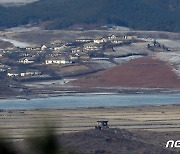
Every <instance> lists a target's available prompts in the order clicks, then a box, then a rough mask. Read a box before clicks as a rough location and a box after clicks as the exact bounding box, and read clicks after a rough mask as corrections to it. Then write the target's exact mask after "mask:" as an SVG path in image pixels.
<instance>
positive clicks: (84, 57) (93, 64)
mask: <svg viewBox="0 0 180 154" xmlns="http://www.w3.org/2000/svg"><path fill="white" fill-rule="evenodd" d="M137 46H138V48H137ZM139 46H140V48H142V49H141V50H139ZM124 48H126V49H125V51H124V52H123V50H124ZM128 48H129V49H128ZM136 48H137V51H136ZM122 49H123V50H122ZM127 49H128V50H127ZM156 51H158V52H162V51H163V52H164V51H170V49H169V48H168V47H166V46H165V45H162V44H160V43H158V42H157V41H156V40H153V39H150V40H149V39H145V38H138V37H137V36H116V35H114V34H112V35H109V36H106V37H102V38H94V39H92V38H77V39H75V40H73V41H71V42H63V41H60V40H59V41H58V40H56V41H54V42H50V43H49V44H42V45H39V46H29V47H26V48H20V47H12V48H8V49H1V50H0V73H1V78H4V77H8V78H12V79H15V80H17V81H34V80H47V79H61V78H64V77H73V76H80V75H85V74H90V73H94V72H97V71H100V70H104V69H107V68H110V67H113V66H116V65H118V64H121V63H124V62H126V61H128V60H131V59H134V58H139V57H142V56H146V55H148V54H149V53H151V52H156Z"/></svg>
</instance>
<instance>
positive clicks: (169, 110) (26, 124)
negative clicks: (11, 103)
mask: <svg viewBox="0 0 180 154" xmlns="http://www.w3.org/2000/svg"><path fill="white" fill-rule="evenodd" d="M179 113H180V106H147V107H116V108H87V109H86V108H80V109H52V110H50V109H47V110H46V109H44V110H43V109H41V110H21V111H20V110H12V111H11V110H10V111H6V110H4V111H1V112H0V130H1V131H3V132H5V133H7V134H9V135H8V136H9V137H11V138H24V137H26V136H28V135H29V134H31V133H32V130H34V129H36V128H38V129H39V128H41V127H42V126H43V124H44V123H45V122H48V123H50V124H52V126H53V127H54V128H55V129H56V130H57V133H70V132H78V131H82V130H87V129H93V128H94V126H95V125H96V120H97V119H107V120H109V125H110V127H111V128H121V129H122V128H123V129H128V130H149V131H156V132H174V131H176V132H179V131H180V119H179ZM39 131H40V130H39Z"/></svg>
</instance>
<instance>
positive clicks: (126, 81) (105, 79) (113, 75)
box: [72, 57, 180, 88]
mask: <svg viewBox="0 0 180 154" xmlns="http://www.w3.org/2000/svg"><path fill="white" fill-rule="evenodd" d="M72 84H74V85H81V86H90V87H91V86H92V87H99V86H100V87H111V86H112V87H113V86H122V87H152V88H155V87H164V88H165V87H168V88H179V87H180V79H178V77H177V75H176V74H175V73H174V72H173V71H172V68H171V67H170V66H169V65H168V64H167V63H166V62H164V61H161V60H158V59H153V58H152V57H143V58H138V59H134V60H132V61H130V62H128V63H125V64H123V65H120V66H116V67H113V68H111V69H108V70H105V71H102V72H98V73H95V74H93V75H89V76H87V77H84V78H81V79H79V80H75V81H72Z"/></svg>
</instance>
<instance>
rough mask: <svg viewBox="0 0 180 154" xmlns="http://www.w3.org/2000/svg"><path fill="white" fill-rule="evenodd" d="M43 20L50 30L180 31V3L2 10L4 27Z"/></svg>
mask: <svg viewBox="0 0 180 154" xmlns="http://www.w3.org/2000/svg"><path fill="white" fill-rule="evenodd" d="M43 21H50V22H46V23H48V24H46V28H49V29H60V28H66V27H69V26H71V25H73V24H94V23H97V24H116V25H120V26H128V27H131V28H134V29H142V30H162V31H173V32H180V0H40V1H38V2H34V3H31V4H28V5H25V6H21V7H14V8H3V7H0V27H13V26H17V25H22V24H27V23H29V22H37V23H42V22H43Z"/></svg>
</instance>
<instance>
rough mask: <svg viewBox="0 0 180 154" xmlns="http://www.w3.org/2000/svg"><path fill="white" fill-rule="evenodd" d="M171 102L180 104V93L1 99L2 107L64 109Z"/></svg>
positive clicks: (0, 105)
mask: <svg viewBox="0 0 180 154" xmlns="http://www.w3.org/2000/svg"><path fill="white" fill-rule="evenodd" d="M170 104H179V105H180V94H109V95H108V94H106V95H102V94H79V95H76V96H60V97H50V98H38V99H31V100H25V99H14V100H0V109H43V108H48V109H63V108H79V107H85V108H88V107H113V106H142V105H155V106H157V105H170Z"/></svg>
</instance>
